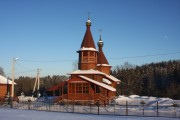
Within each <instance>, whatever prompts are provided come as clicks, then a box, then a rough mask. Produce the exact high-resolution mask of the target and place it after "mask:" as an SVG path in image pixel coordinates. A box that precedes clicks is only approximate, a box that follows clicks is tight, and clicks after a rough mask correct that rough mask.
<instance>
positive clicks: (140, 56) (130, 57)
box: [19, 52, 180, 63]
mask: <svg viewBox="0 0 180 120" xmlns="http://www.w3.org/2000/svg"><path fill="white" fill-rule="evenodd" d="M173 54H180V52H171V53H159V54H149V55H138V56H127V57H117V58H108V59H132V58H142V57H155V56H165V55H173ZM19 61H22V62H49V63H51V62H68V61H71V62H72V61H76V60H72V59H69V60H68V59H64V60H39V61H38V60H23V59H21V60H19Z"/></svg>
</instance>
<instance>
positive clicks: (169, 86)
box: [111, 61, 180, 99]
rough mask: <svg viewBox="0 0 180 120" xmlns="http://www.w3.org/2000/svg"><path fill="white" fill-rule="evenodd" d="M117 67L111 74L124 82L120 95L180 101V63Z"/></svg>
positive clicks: (120, 85) (169, 62)
mask: <svg viewBox="0 0 180 120" xmlns="http://www.w3.org/2000/svg"><path fill="white" fill-rule="evenodd" d="M129 66H130V67H128V64H127V63H126V64H125V67H124V66H117V67H115V68H114V70H112V71H111V74H112V75H113V76H115V77H117V78H118V79H120V80H121V81H122V82H121V83H120V84H119V85H118V87H117V94H118V95H131V94H136V95H141V96H143V95H145V96H157V97H170V98H173V99H180V62H179V61H168V62H160V63H151V64H146V65H142V66H135V67H132V65H129Z"/></svg>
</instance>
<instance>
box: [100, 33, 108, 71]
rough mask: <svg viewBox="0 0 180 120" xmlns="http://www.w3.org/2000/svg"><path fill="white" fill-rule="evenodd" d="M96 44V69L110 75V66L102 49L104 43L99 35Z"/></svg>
mask: <svg viewBox="0 0 180 120" xmlns="http://www.w3.org/2000/svg"><path fill="white" fill-rule="evenodd" d="M97 45H98V47H99V51H98V57H97V70H99V71H101V72H103V73H106V74H108V75H110V70H111V66H110V65H109V63H108V61H107V59H106V57H105V55H104V52H103V50H102V48H103V45H104V43H103V41H102V39H101V35H100V39H99V41H98V43H97Z"/></svg>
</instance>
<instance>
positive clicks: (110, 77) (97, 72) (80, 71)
mask: <svg viewBox="0 0 180 120" xmlns="http://www.w3.org/2000/svg"><path fill="white" fill-rule="evenodd" d="M70 74H99V75H103V76H105V77H106V78H108V79H109V80H111V81H114V82H121V81H120V80H119V79H117V78H115V77H114V76H112V75H107V74H105V73H103V72H100V71H98V70H93V69H91V70H76V71H73V72H72V73H70Z"/></svg>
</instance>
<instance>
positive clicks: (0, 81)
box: [0, 75, 12, 98]
mask: <svg viewBox="0 0 180 120" xmlns="http://www.w3.org/2000/svg"><path fill="white" fill-rule="evenodd" d="M11 88H12V81H11V80H9V79H8V78H6V77H4V76H2V75H0V98H5V96H6V95H7V94H9V95H11ZM8 92H9V93H8Z"/></svg>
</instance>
